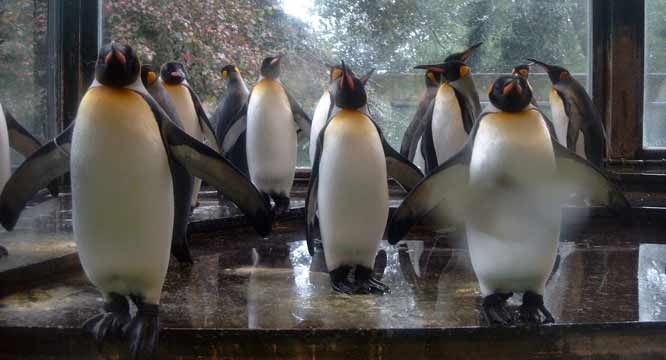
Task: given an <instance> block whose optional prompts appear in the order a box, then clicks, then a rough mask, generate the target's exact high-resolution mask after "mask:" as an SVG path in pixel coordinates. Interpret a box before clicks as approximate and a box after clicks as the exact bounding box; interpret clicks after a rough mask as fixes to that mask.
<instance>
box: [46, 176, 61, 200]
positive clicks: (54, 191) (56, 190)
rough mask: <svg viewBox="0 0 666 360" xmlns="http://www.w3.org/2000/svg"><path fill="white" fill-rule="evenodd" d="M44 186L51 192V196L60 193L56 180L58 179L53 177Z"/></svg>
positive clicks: (56, 195)
mask: <svg viewBox="0 0 666 360" xmlns="http://www.w3.org/2000/svg"><path fill="white" fill-rule="evenodd" d="M46 188H47V189H48V190H49V193H51V196H53V197H58V195H59V194H60V184H59V182H58V179H55V180H53V181H51V182H50V183H49V184H48V185H47V186H46Z"/></svg>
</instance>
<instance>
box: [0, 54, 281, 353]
mask: <svg viewBox="0 0 666 360" xmlns="http://www.w3.org/2000/svg"><path fill="white" fill-rule="evenodd" d="M140 68H141V66H140V62H139V60H138V58H137V56H136V52H135V51H134V50H133V49H132V48H131V47H129V46H126V45H120V44H116V43H111V44H108V45H105V46H104V47H103V48H101V49H100V53H99V57H98V60H97V63H96V66H95V81H94V82H93V84H92V85H91V86H90V88H89V89H88V91H87V92H86V93H85V95H84V97H83V99H82V100H81V103H80V105H79V108H78V112H77V115H76V118H75V121H74V122H73V123H72V125H70V126H69V127H68V128H67V129H66V130H65V131H64V132H63V133H62V134H60V135H59V136H58V137H57V138H56V139H54V140H53V141H51V142H49V143H47V144H46V145H44V146H43V147H42V148H40V149H39V150H37V151H36V152H35V153H34V154H33V155H31V156H30V157H29V158H28V159H27V160H26V161H25V162H24V163H23V164H22V165H21V166H20V167H19V168H18V169H17V170H16V172H15V173H14V175H12V177H11V178H10V180H9V181H8V182H7V185H6V187H5V189H4V190H3V192H2V195H0V222H1V223H2V225H3V226H4V227H5V228H6V229H8V230H11V229H12V228H13V227H14V225H15V224H16V221H17V220H18V217H19V215H20V213H21V210H22V209H23V208H24V207H25V205H26V203H27V202H28V201H29V199H30V198H31V197H32V195H33V194H34V193H35V192H36V190H37V189H39V188H40V187H41V186H44V184H46V183H48V181H50V180H51V179H52V178H54V177H56V176H60V175H62V174H64V173H65V172H67V171H68V170H70V169H71V170H70V172H71V182H72V213H73V224H74V237H75V239H76V244H77V248H78V254H79V258H80V260H81V265H82V267H83V269H84V271H85V273H86V275H87V277H88V278H89V279H90V281H91V282H92V283H93V284H94V285H95V286H96V287H97V288H98V290H99V291H100V292H101V293H102V295H103V297H104V300H105V303H104V312H103V313H102V314H100V315H97V316H95V317H93V318H91V319H89V320H88V321H86V323H85V324H84V329H85V330H87V331H89V332H91V333H92V334H93V336H94V338H95V339H96V340H97V341H98V342H101V341H102V340H104V339H105V338H106V337H107V336H120V335H122V336H123V338H124V339H128V340H129V342H130V352H131V354H132V358H137V357H142V358H143V357H151V355H152V354H154V352H155V349H156V344H157V340H158V335H159V320H158V313H159V303H160V294H161V291H162V285H163V283H164V278H165V276H166V271H167V266H168V263H169V248H170V243H171V236H172V230H173V222H174V207H175V206H174V181H173V180H172V178H173V172H172V171H173V170H172V169H173V165H174V164H175V163H178V164H180V165H181V166H183V167H185V168H186V169H187V171H189V172H191V173H192V174H193V175H195V176H198V177H201V178H204V179H205V180H206V181H207V182H209V183H210V184H212V185H214V186H215V187H217V188H218V189H220V190H221V191H224V195H225V196H227V197H229V198H230V199H232V200H233V201H235V202H236V203H237V205H238V206H239V208H241V209H242V210H243V211H244V212H245V214H246V215H247V216H248V217H250V218H251V219H252V220H253V222H254V224H255V227H256V228H257V229H258V230H259V231H260V232H261V233H262V234H267V233H268V232H269V231H270V227H271V213H270V208H269V206H268V204H267V203H266V202H265V200H264V198H263V197H262V196H261V194H260V193H259V191H258V190H257V189H256V188H255V187H254V186H253V185H252V184H251V183H250V182H249V181H248V180H247V178H246V177H245V176H243V174H241V173H240V172H239V171H238V170H236V168H235V167H234V166H233V165H231V164H230V163H229V162H228V161H227V160H226V159H224V158H222V157H221V156H220V155H219V154H218V153H217V152H216V151H214V150H212V149H210V148H209V147H208V146H206V145H204V144H202V143H200V142H199V141H197V140H196V139H194V138H192V137H191V136H189V135H187V134H186V133H185V132H184V131H182V130H181V129H180V128H179V127H178V126H176V125H175V124H174V123H172V122H171V120H170V119H169V118H168V116H167V115H166V114H165V113H164V111H163V110H162V108H161V107H160V106H159V105H158V104H157V103H156V102H155V100H153V98H152V97H151V96H150V95H149V94H148V92H147V91H146V89H145V88H144V87H143V85H142V83H141V79H140V76H139V75H140ZM128 298H129V299H130V300H131V301H132V302H133V303H134V304H135V305H136V307H137V309H138V310H137V312H136V314H135V315H134V317H132V316H131V314H130V305H129V301H128Z"/></svg>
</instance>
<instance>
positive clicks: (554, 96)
mask: <svg viewBox="0 0 666 360" xmlns="http://www.w3.org/2000/svg"><path fill="white" fill-rule="evenodd" d="M527 60H529V61H532V62H534V63H535V64H537V65H539V66H541V67H542V68H543V69H544V70H545V71H546V72H547V73H548V77H549V78H550V81H551V83H552V84H553V88H552V89H551V91H550V109H551V113H552V116H553V125H554V126H555V131H556V132H557V137H558V139H559V141H560V143H561V144H562V146H566V147H567V149H569V150H571V151H574V152H575V153H577V154H578V155H580V156H582V157H584V158H586V159H588V160H590V161H591V162H592V163H593V164H595V165H597V166H602V164H603V159H604V155H605V153H606V130H605V129H604V124H603V122H602V121H601V116H600V115H599V113H598V112H597V110H596V108H595V106H594V103H593V102H592V99H590V96H589V95H588V94H587V92H586V91H585V87H583V85H581V84H580V83H579V82H578V81H577V80H576V79H574V78H573V76H571V73H570V72H569V71H567V69H565V68H563V67H560V66H555V65H549V64H546V63H544V62H541V61H539V60H535V59H527Z"/></svg>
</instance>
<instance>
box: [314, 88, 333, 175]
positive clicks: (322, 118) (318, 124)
mask: <svg viewBox="0 0 666 360" xmlns="http://www.w3.org/2000/svg"><path fill="white" fill-rule="evenodd" d="M330 107H331V95H330V94H329V92H328V91H324V94H323V95H322V96H321V98H319V102H317V107H316V108H315V112H314V115H313V116H312V127H311V128H310V149H309V150H310V164H311V165H314V160H315V151H316V150H317V139H318V137H319V132H320V131H321V129H322V128H323V127H324V125H326V120H328V119H327V117H328V110H329V108H330Z"/></svg>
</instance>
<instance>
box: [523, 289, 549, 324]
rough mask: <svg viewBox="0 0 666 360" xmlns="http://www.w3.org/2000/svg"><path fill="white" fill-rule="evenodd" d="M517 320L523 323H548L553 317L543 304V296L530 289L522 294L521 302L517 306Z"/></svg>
mask: <svg viewBox="0 0 666 360" xmlns="http://www.w3.org/2000/svg"><path fill="white" fill-rule="evenodd" d="M518 312H519V318H518V319H519V320H520V322H522V323H525V324H534V325H539V324H549V323H554V322H555V319H554V318H553V315H551V313H550V311H548V309H546V306H545V305H544V304H543V296H541V295H539V294H536V293H533V292H531V291H528V292H526V293H525V294H523V304H522V305H521V306H520V308H518Z"/></svg>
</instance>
